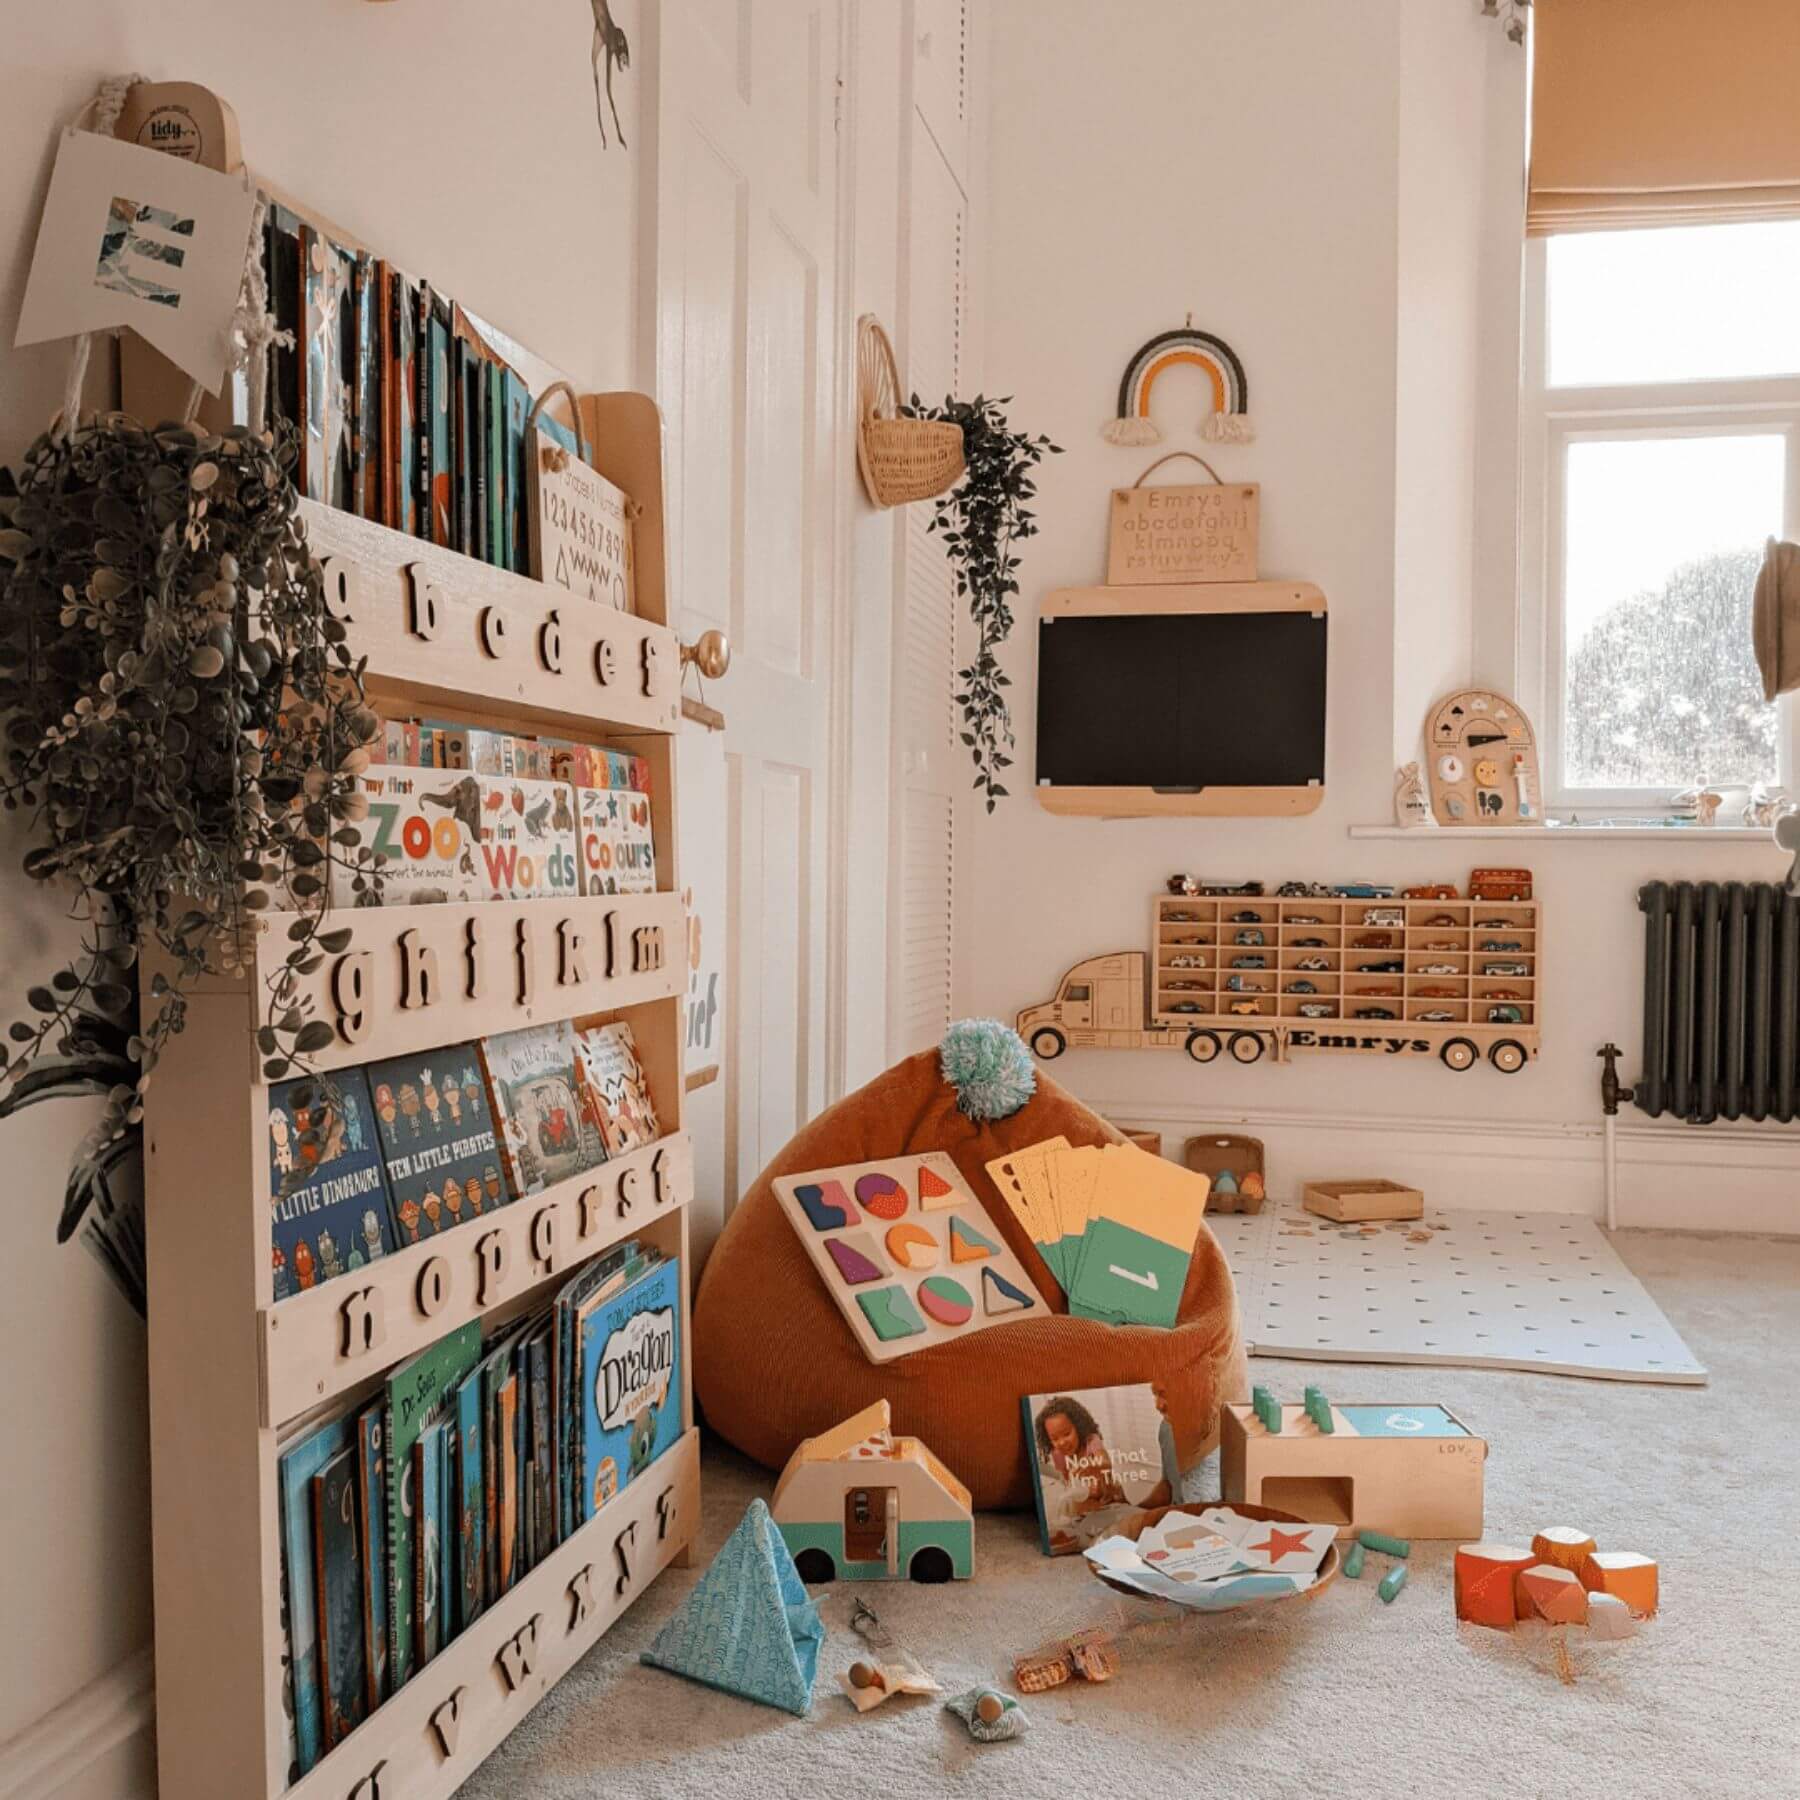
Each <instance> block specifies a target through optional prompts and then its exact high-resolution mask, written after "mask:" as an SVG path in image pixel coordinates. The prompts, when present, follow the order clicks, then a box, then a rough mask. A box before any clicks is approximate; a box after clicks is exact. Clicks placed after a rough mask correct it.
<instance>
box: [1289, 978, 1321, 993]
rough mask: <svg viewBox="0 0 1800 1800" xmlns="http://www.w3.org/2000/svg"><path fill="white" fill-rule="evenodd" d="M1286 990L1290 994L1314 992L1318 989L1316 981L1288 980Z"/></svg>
mask: <svg viewBox="0 0 1800 1800" xmlns="http://www.w3.org/2000/svg"><path fill="white" fill-rule="evenodd" d="M1287 991H1288V992H1289V993H1290V994H1316V993H1317V992H1318V991H1319V988H1318V983H1317V982H1312V981H1290V982H1289V983H1288V984H1287Z"/></svg>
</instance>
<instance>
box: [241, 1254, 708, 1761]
mask: <svg viewBox="0 0 1800 1800" xmlns="http://www.w3.org/2000/svg"><path fill="white" fill-rule="evenodd" d="M680 1369H681V1266H680V1263H679V1262H678V1261H672V1260H664V1259H663V1257H662V1255H661V1253H660V1252H659V1251H657V1250H656V1249H654V1248H653V1247H647V1246H641V1245H639V1244H636V1243H628V1244H624V1245H621V1246H619V1247H618V1248H616V1249H614V1250H612V1251H610V1252H609V1253H608V1254H607V1255H605V1256H602V1257H599V1258H596V1259H595V1260H594V1261H592V1262H590V1263H588V1264H587V1265H586V1266H585V1267H584V1268H583V1269H581V1270H580V1271H579V1272H578V1273H577V1274H576V1275H575V1276H574V1277H573V1278H572V1279H570V1280H569V1281H567V1282H566V1283H564V1285H563V1286H562V1288H561V1289H559V1290H558V1292H557V1293H556V1295H555V1297H554V1299H553V1300H551V1301H550V1303H549V1304H547V1305H545V1306H543V1307H540V1308H539V1309H538V1310H536V1311H534V1312H532V1313H529V1314H526V1315H525V1316H523V1317H521V1318H518V1319H515V1320H513V1321H511V1322H510V1323H509V1324H507V1325H505V1326H502V1327H500V1328H499V1329H498V1330H496V1331H495V1332H494V1333H493V1335H491V1336H490V1337H488V1338H487V1339H486V1340H485V1341H484V1339H483V1337H482V1332H481V1326H480V1324H479V1323H478V1322H476V1321H471V1322H470V1323H468V1324H466V1325H464V1326H462V1327H460V1328H459V1329H458V1330H456V1331H453V1332H451V1333H450V1334H449V1335H448V1336H446V1337H443V1338H440V1339H439V1340H438V1342H437V1343H435V1344H433V1345H432V1346H431V1347H430V1348H429V1349H426V1350H423V1351H421V1352H420V1353H419V1354H418V1355H417V1356H415V1357H412V1358H411V1359H410V1360H409V1361H407V1362H404V1363H402V1364H401V1365H400V1366H399V1367H398V1368H396V1369H394V1370H393V1371H392V1372H391V1373H390V1374H389V1376H388V1378H387V1380H386V1383H385V1384H384V1386H383V1389H382V1391H381V1393H380V1394H378V1395H377V1396H376V1397H375V1398H374V1399H373V1400H371V1401H369V1402H368V1403H367V1404H366V1405H364V1406H362V1407H360V1408H358V1409H356V1410H353V1411H351V1412H348V1413H345V1414H343V1415H342V1416H340V1417H338V1418H335V1419H332V1420H331V1421H329V1422H328V1423H326V1424H323V1425H320V1424H316V1423H314V1424H310V1425H308V1426H306V1427H303V1428H302V1429H301V1431H300V1432H298V1433H296V1434H295V1435H294V1436H293V1437H292V1438H291V1439H290V1440H289V1441H288V1442H287V1443H285V1444H284V1445H283V1446H282V1447H281V1450H280V1454H279V1462H278V1478H277V1488H278V1494H279V1502H280V1508H281V1518H280V1536H281V1556H282V1593H283V1601H284V1613H285V1620H286V1630H287V1668H286V1683H287V1695H288V1699H289V1723H290V1726H291V1729H292V1742H291V1745H290V1756H289V1771H290V1775H289V1779H290V1781H292V1780H297V1779H298V1778H299V1777H300V1776H302V1775H304V1774H305V1773H306V1772H307V1771H308V1770H310V1769H311V1768H312V1767H313V1766H314V1764H315V1763H317V1762H318V1760H319V1759H320V1757H321V1756H323V1755H324V1754H326V1752H328V1751H330V1750H332V1749H334V1748H335V1747H336V1746H337V1745H338V1744H339V1743H341V1742H342V1741H343V1739H344V1738H346V1737H347V1736H348V1735H349V1734H350V1733H351V1732H352V1731H353V1730H355V1728H356V1727H357V1726H358V1725H359V1724H360V1723H361V1722H362V1721H363V1720H364V1719H365V1718H367V1717H368V1715H369V1714H370V1713H371V1712H372V1711H373V1710H374V1709H375V1708H376V1707H378V1706H379V1705H380V1704H381V1703H382V1702H383V1701H384V1700H386V1699H387V1698H388V1697H389V1696H390V1695H392V1694H395V1693H397V1692H398V1691H399V1690H400V1689H401V1688H402V1687H404V1686H405V1685H406V1683H407V1682H408V1681H409V1680H410V1679H411V1678H412V1677H413V1675H415V1674H416V1673H417V1672H418V1670H419V1669H421V1668H423V1667H424V1666H425V1665H426V1664H427V1663H428V1662H430V1661H431V1659H432V1658H433V1657H434V1656H436V1655H437V1654H438V1653H439V1651H441V1650H442V1649H443V1648H444V1647H445V1646H446V1645H447V1644H449V1643H450V1642H451V1641H452V1640H453V1639H454V1638H455V1637H456V1635H457V1634H458V1633H459V1632H461V1631H464V1630H466V1629H467V1628H468V1627H469V1626H470V1625H471V1624H472V1623H473V1622H474V1621H475V1620H476V1619H477V1618H479V1617H480V1616H481V1614H482V1613H483V1612H484V1611H485V1610H486V1609H487V1607H489V1606H490V1605H492V1604H493V1603H494V1602H495V1601H497V1600H498V1599H500V1597H501V1596H502V1595H504V1594H506V1593H507V1592H509V1591H510V1590H511V1589H512V1588H513V1587H514V1586H515V1585H516V1584H517V1583H518V1582H519V1581H520V1580H521V1579H522V1578H523V1577H524V1576H525V1575H526V1574H528V1573H529V1572H530V1571H531V1570H532V1569H533V1568H535V1567H536V1566H537V1565H538V1564H539V1563H540V1562H541V1561H543V1559H544V1558H545V1557H546V1556H548V1555H549V1554H550V1552H551V1551H552V1550H554V1549H555V1548H556V1546H557V1545H558V1544H560V1543H562V1542H563V1540H564V1539H566V1538H567V1537H568V1536H569V1535H570V1534H571V1533H572V1532H573V1531H575V1530H576V1529H577V1528H578V1527H580V1526H581V1525H582V1524H583V1523H585V1522H586V1521H587V1520H588V1519H591V1518H592V1517H593V1516H594V1515H595V1513H597V1512H598V1511H599V1510H600V1508H601V1507H602V1506H603V1505H605V1503H606V1502H607V1501H608V1500H610V1499H611V1498H612V1497H613V1496H614V1495H615V1494H617V1493H618V1492H619V1491H620V1490H621V1489H623V1488H624V1487H626V1486H627V1485H628V1484H629V1483H630V1482H631V1481H633V1480H635V1479H638V1478H640V1477H641V1476H642V1475H643V1473H644V1471H645V1470H646V1469H648V1468H649V1467H650V1465H651V1464H652V1463H653V1462H654V1461H655V1460H656V1459H657V1457H659V1456H660V1455H662V1454H663V1452H664V1451H665V1450H667V1449H668V1448H669V1447H670V1446H671V1445H672V1444H673V1443H674V1442H675V1441H676V1439H677V1438H678V1437H679V1436H680V1435H681V1430H682V1418H681V1410H682V1409H681V1379H680Z"/></svg>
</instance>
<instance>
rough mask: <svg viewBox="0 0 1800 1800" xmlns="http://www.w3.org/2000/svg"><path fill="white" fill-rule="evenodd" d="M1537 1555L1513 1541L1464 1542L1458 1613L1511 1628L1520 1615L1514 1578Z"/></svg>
mask: <svg viewBox="0 0 1800 1800" xmlns="http://www.w3.org/2000/svg"><path fill="white" fill-rule="evenodd" d="M1536 1561H1537V1558H1536V1557H1535V1556H1533V1555H1532V1553H1531V1552H1530V1551H1529V1550H1520V1549H1519V1548H1517V1547H1516V1546H1515V1545H1512V1544H1464V1545H1462V1546H1461V1547H1460V1548H1459V1549H1458V1550H1457V1552H1456V1616H1457V1617H1458V1618H1459V1619H1466V1620H1467V1621H1468V1622H1469V1623H1470V1624H1471V1625H1492V1626H1493V1627H1495V1628H1496V1629H1497V1630H1500V1631H1506V1630H1508V1629H1510V1628H1511V1626H1512V1624H1513V1621H1514V1620H1515V1619H1516V1618H1517V1617H1518V1614H1517V1611H1516V1610H1515V1607H1514V1604H1513V1580H1514V1578H1515V1577H1516V1576H1517V1575H1518V1574H1519V1573H1520V1572H1521V1571H1522V1570H1525V1569H1529V1568H1530V1567H1531V1566H1532V1565H1533V1564H1534V1563H1535V1562H1536Z"/></svg>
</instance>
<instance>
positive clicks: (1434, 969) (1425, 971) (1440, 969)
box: [1414, 963, 1462, 975]
mask: <svg viewBox="0 0 1800 1800" xmlns="http://www.w3.org/2000/svg"><path fill="white" fill-rule="evenodd" d="M1414 973H1415V974H1418V975H1460V974H1461V973H1462V971H1461V970H1460V969H1458V968H1457V966H1456V964H1455V963H1426V964H1425V965H1424V966H1423V967H1422V968H1419V969H1416V970H1415V971H1414Z"/></svg>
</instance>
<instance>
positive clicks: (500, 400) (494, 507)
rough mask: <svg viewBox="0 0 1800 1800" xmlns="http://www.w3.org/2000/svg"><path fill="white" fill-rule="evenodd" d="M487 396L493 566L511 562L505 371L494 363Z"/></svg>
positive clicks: (490, 555) (490, 556) (489, 368)
mask: <svg viewBox="0 0 1800 1800" xmlns="http://www.w3.org/2000/svg"><path fill="white" fill-rule="evenodd" d="M487 397H488V430H487V446H488V451H487V453H488V561H489V562H491V563H492V564H493V565H494V567H495V568H497V569H506V568H510V567H511V566H512V552H511V549H510V547H509V545H508V542H507V540H508V537H509V532H508V526H509V525H510V524H511V518H510V516H509V514H508V512H507V507H506V374H505V371H504V370H503V369H502V368H501V367H500V365H499V364H498V363H489V364H488V366H487Z"/></svg>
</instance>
